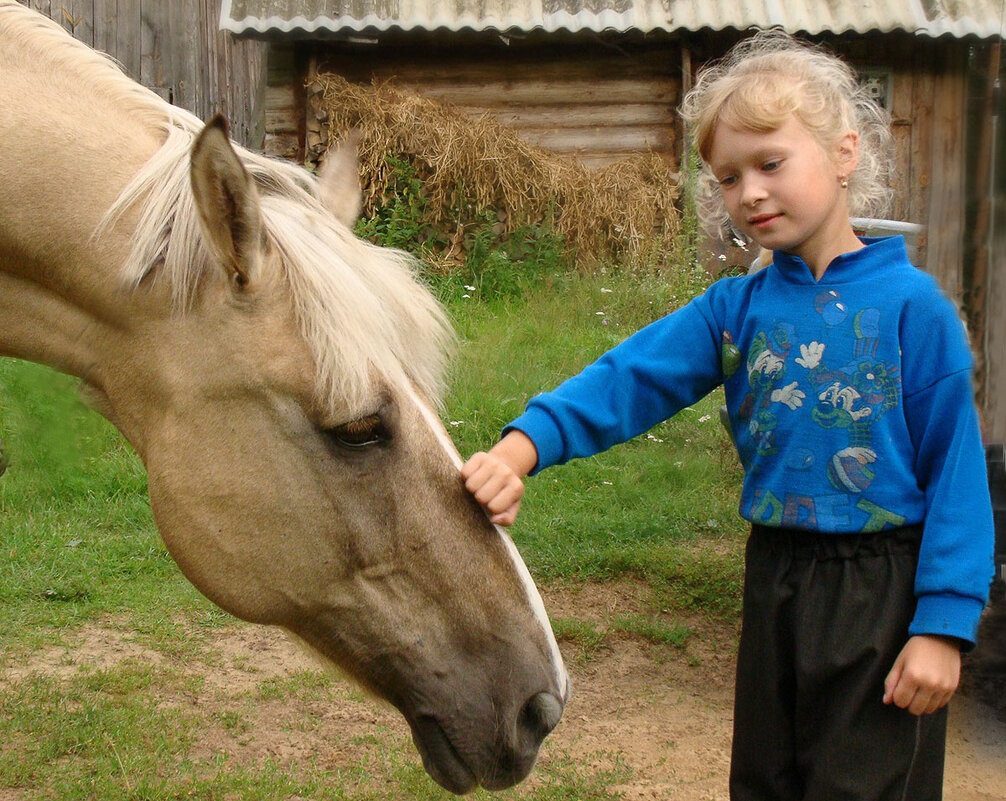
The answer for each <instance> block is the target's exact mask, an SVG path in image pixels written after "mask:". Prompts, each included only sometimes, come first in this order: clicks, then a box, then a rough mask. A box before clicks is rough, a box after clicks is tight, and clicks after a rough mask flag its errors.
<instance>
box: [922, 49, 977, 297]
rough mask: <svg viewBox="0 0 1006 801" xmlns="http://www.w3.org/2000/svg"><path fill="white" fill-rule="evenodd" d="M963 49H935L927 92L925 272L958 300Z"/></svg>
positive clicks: (964, 76)
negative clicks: (929, 120) (932, 80)
mask: <svg viewBox="0 0 1006 801" xmlns="http://www.w3.org/2000/svg"><path fill="white" fill-rule="evenodd" d="M966 56H967V54H966V50H964V49H963V48H958V47H953V46H951V45H947V46H944V47H942V48H940V50H939V51H938V57H937V60H936V65H935V66H936V79H935V83H934V87H933V88H934V91H933V128H932V143H933V146H932V159H933V161H932V172H931V176H932V181H931V184H930V195H929V215H928V216H929V249H928V251H927V255H926V269H927V271H928V272H930V273H932V274H933V275H935V276H936V277H937V278H938V279H939V280H940V283H941V284H942V286H943V289H944V291H946V292H947V293H948V294H950V295H951V297H953V298H956V299H958V300H960V298H961V295H962V291H963V260H962V259H963V245H964V241H963V235H964V210H965V207H966V203H965V184H964V182H965V175H966V164H965V154H964V139H965V132H964V120H965V118H966V111H967V109H966V91H965V90H966V82H967V72H966V68H965V67H966V62H965V58H966Z"/></svg>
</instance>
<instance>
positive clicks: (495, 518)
mask: <svg viewBox="0 0 1006 801" xmlns="http://www.w3.org/2000/svg"><path fill="white" fill-rule="evenodd" d="M537 463H538V451H537V450H536V449H535V447H534V443H532V442H531V440H530V439H528V437H527V436H526V435H525V434H523V433H521V432H520V431H511V432H510V433H508V434H507V435H506V436H505V437H504V438H503V439H502V440H500V442H499V443H497V444H496V446H495V447H494V448H493V449H492V450H490V451H489V452H488V453H476V454H473V455H472V457H471V458H470V459H469V460H468V461H467V462H465V463H464V465H462V467H461V478H463V479H464V482H465V487H466V488H467V490H468V491H469V492H470V493H471V494H472V495H474V496H475V500H477V501H478V502H479V503H480V504H482V506H484V507H485V508H486V510H487V511H488V512H489V516H490V517H489V519H490V520H491V521H492V522H493V523H495V524H496V525H498V526H511V525H513V523H514V521H515V520H516V519H517V513H518V512H519V511H520V501H521V498H523V497H524V481H523V478H524V476H526V475H527V474H528V473H529V472H531V470H532V469H534V466H535V465H536V464H537Z"/></svg>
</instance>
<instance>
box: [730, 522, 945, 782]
mask: <svg viewBox="0 0 1006 801" xmlns="http://www.w3.org/2000/svg"><path fill="white" fill-rule="evenodd" d="M921 537H922V533H921V527H919V526H906V527H904V528H901V529H896V530H893V531H883V532H877V533H873V534H863V535H848V536H835V535H823V534H817V533H814V532H807V531H793V530H785V529H783V530H780V529H772V528H765V527H762V526H757V525H756V526H754V527H753V528H752V533H751V539H750V540H749V541H748V546H747V558H746V569H747V572H746V575H745V580H744V615H743V628H742V631H741V642H740V650H739V653H738V658H737V685H736V698H735V706H734V738H733V754H732V760H731V768H730V798H731V801H798V799H799V800H800V801H939V799H941V798H942V794H943V756H944V749H945V744H946V709H942V710H940V711H939V712H937V713H935V714H933V715H923V716H921V717H916V716H914V715H912V714H911V713H909V712H906V711H905V710H902V709H899V708H897V707H895V706H893V705H891V706H885V705H884V703H883V694H884V679H885V678H886V677H887V674H888V672H890V669H891V667H892V665H893V664H894V660H895V658H896V657H897V655H898V654H899V653H900V651H901V649H902V648H903V647H904V644H905V643H906V642H907V640H908V625H909V623H910V622H911V619H912V616H913V615H914V612H915V596H914V582H915V569H916V565H917V563H918V553H919V543H920V541H921Z"/></svg>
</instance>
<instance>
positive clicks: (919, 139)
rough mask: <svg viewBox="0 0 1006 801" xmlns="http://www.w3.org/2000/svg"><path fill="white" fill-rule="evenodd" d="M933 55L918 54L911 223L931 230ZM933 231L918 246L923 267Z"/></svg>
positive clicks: (921, 48)
mask: <svg viewBox="0 0 1006 801" xmlns="http://www.w3.org/2000/svg"><path fill="white" fill-rule="evenodd" d="M933 55H934V54H933V51H932V48H931V46H929V45H926V44H924V43H922V42H920V43H919V45H918V47H917V48H916V50H915V53H914V60H913V64H914V69H913V76H914V81H913V83H914V86H913V89H912V121H913V122H912V140H911V173H910V175H909V176H908V181H909V184H910V186H911V195H910V196H909V203H908V219H909V221H910V222H918V223H922V224H924V225H926V226H927V229H928V226H929V225H930V224H931V222H932V219H931V217H930V214H929V197H930V182H931V177H932V169H933V142H932V136H933V87H934V77H933ZM928 241H929V231H928V230H927V231H926V232H925V233H923V234H922V236H920V237H919V241H918V243H917V246H918V256H919V263H920V264H922V265H925V264H927V263H928V262H927V254H928Z"/></svg>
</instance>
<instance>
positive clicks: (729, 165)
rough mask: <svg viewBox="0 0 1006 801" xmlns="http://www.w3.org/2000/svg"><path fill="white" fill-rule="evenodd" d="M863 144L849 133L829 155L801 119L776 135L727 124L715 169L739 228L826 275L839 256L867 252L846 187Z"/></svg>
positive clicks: (715, 152)
mask: <svg viewBox="0 0 1006 801" xmlns="http://www.w3.org/2000/svg"><path fill="white" fill-rule="evenodd" d="M856 146H857V139H856V134H855V133H854V132H852V131H849V132H848V133H847V134H845V136H843V137H842V139H841V140H840V141H839V142H838V143H837V144H836V145H835V149H834V152H833V153H828V152H826V151H825V150H824V148H822V147H821V145H820V144H819V143H818V141H817V139H815V138H814V136H813V134H811V133H810V131H808V130H807V129H806V128H805V127H804V126H803V124H801V123H800V122H799V121H798V120H796V119H795V118H793V117H790V118H788V119H787V120H786V122H784V123H783V124H782V125H781V126H780V127H779V128H777V129H776V130H774V131H770V132H768V133H756V132H753V131H746V130H743V129H738V128H733V127H731V126H729V125H726V124H724V123H722V122H720V123H718V124H717V125H716V129H715V131H714V133H713V139H712V147H711V148H710V150H709V167H710V168H711V169H712V172H713V175H714V176H716V180H717V181H718V182H719V185H720V190H721V192H722V193H723V200H724V202H725V204H726V207H727V212H728V213H729V214H730V218H731V219H732V220H733V222H734V225H736V226H737V227H738V229H740V230H741V231H742V232H743V233H745V234H747V235H748V236H749V237H750V238H751V239H753V240H754V241H755V242H757V243H758V244H759V245H761V246H762V247H764V248H768V249H769V250H784V251H786V252H787V253H791V254H793V255H794V256H799V257H800V258H802V259H803V260H804V261H806V262H807V264H808V265H810V266H811V268H812V269H813V270H814V273H815V275H816V276H817V277H820V274H822V273H823V271H824V269H825V268H826V267H827V265H828V264H829V263H830V261H831V260H832V259H833V258H835V256H838V255H840V254H841V253H845V252H848V251H849V250H851V249H855V248H857V247H861V243H860V242H859V240H858V239H856V237H855V235H854V234H853V232H852V228H851V226H850V224H849V208H848V203H847V196H846V190H845V189H843V188H842V187H841V181H842V179H843V178H845V177H847V176H848V175H849V173H851V172H852V170H853V168H854V167H855V165H856V152H857V151H856Z"/></svg>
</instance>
